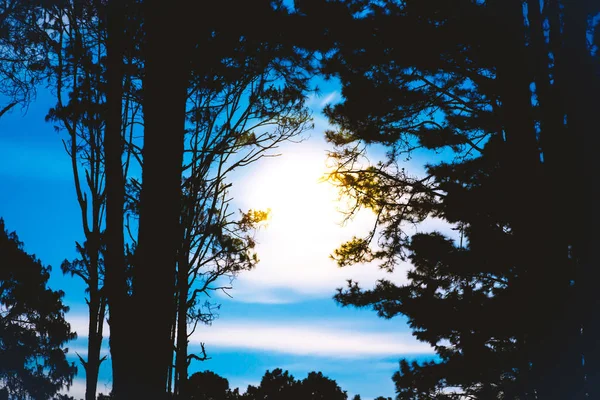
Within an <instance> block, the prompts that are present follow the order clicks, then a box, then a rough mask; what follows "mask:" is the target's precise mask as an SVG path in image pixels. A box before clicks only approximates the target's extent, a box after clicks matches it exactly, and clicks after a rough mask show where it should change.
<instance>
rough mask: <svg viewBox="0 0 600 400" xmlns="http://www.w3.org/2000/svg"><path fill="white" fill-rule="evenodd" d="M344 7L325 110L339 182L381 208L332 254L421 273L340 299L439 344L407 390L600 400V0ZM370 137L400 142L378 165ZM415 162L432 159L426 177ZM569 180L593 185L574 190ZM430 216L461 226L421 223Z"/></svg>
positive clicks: (404, 368)
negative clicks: (599, 381) (334, 93)
mask: <svg viewBox="0 0 600 400" xmlns="http://www.w3.org/2000/svg"><path fill="white" fill-rule="evenodd" d="M345 4H346V5H347V7H348V12H349V13H354V16H355V19H354V21H353V22H352V24H350V25H349V27H348V28H345V30H344V28H341V30H340V32H338V35H339V36H338V37H337V42H336V46H335V49H334V50H333V51H332V52H331V54H330V55H329V57H328V59H327V60H326V61H325V63H324V66H323V70H324V72H325V73H326V74H329V75H332V76H336V77H338V78H339V79H340V80H341V82H342V84H343V90H342V96H343V98H344V101H343V102H341V103H340V104H337V105H335V106H330V107H328V108H327V109H326V111H325V112H326V114H327V116H328V117H329V119H330V121H331V122H332V123H333V124H335V130H331V131H329V132H327V133H326V137H327V139H328V140H329V142H330V143H332V144H333V145H334V146H335V150H334V151H333V152H332V154H331V156H332V158H333V160H334V161H335V162H336V163H337V167H338V168H337V170H336V171H335V172H334V173H332V175H331V179H332V181H334V182H336V183H337V184H338V185H339V187H340V190H341V191H342V192H343V193H344V194H346V195H348V196H350V197H351V198H353V199H354V201H355V206H354V208H353V209H352V210H351V213H352V212H354V211H356V210H357V209H360V208H369V209H371V210H373V211H374V213H375V214H376V215H377V226H376V227H375V228H373V230H371V231H370V232H368V234H367V235H366V236H365V237H363V238H354V239H352V240H351V241H350V242H348V243H345V244H343V245H342V246H341V247H340V248H339V249H338V250H336V251H335V253H334V258H335V259H336V260H337V262H338V264H339V265H340V266H346V265H349V264H355V263H359V262H370V261H379V262H380V266H381V267H382V268H385V269H386V270H388V271H393V270H394V269H395V268H398V267H399V266H402V265H404V262H406V261H409V262H410V264H411V267H410V269H409V271H408V275H407V277H408V283H406V284H404V285H396V284H394V283H392V282H390V281H388V280H382V281H380V282H378V283H377V285H376V286H375V287H374V288H373V289H371V290H364V289H363V288H361V287H360V286H359V284H358V283H357V282H352V281H351V282H349V286H348V287H347V288H346V289H340V290H339V292H338V293H337V295H336V296H335V298H336V300H337V301H338V302H339V303H340V304H342V305H346V306H358V307H372V308H373V309H374V310H375V311H376V312H377V313H378V314H379V315H380V316H382V317H385V318H392V317H394V316H396V315H398V314H404V315H406V316H407V317H408V319H409V323H410V326H411V328H412V329H413V333H414V335H415V336H416V337H417V338H418V339H419V340H421V341H424V342H427V343H429V344H430V345H431V346H432V347H433V348H434V349H435V351H436V353H437V354H438V356H439V358H440V360H441V362H439V363H425V364H417V363H412V364H409V363H407V362H403V363H402V364H401V369H400V371H399V372H398V373H397V374H396V375H395V376H394V380H395V382H396V387H397V391H398V396H399V398H401V399H429V398H440V399H457V398H486V399H487V398H518V399H528V398H539V396H541V397H542V398H546V397H547V396H550V397H554V398H583V396H584V394H585V395H586V396H590V397H594V396H595V395H593V393H597V390H598V388H597V387H594V385H595V384H594V383H592V382H595V381H596V379H595V378H594V377H597V376H598V371H597V365H598V364H597V362H596V360H598V353H597V350H596V346H595V345H593V344H591V342H590V340H594V339H592V337H593V336H594V335H595V333H594V332H597V327H598V318H597V316H592V315H591V311H590V310H592V309H593V306H592V305H593V304H597V301H598V296H597V293H596V292H594V289H592V288H591V287H589V286H588V285H587V283H586V282H587V279H585V278H584V277H585V276H595V273H596V272H594V271H595V270H596V269H595V266H593V261H592V260H591V259H589V256H588V255H586V254H591V253H589V252H587V251H586V250H585V249H586V248H588V249H589V248H590V247H589V246H590V245H591V243H593V239H592V238H593V237H595V236H594V235H595V233H594V232H595V230H594V229H593V227H592V226H591V224H586V223H584V222H583V221H586V220H589V215H594V214H593V213H594V212H595V211H594V210H593V206H592V205H591V202H589V201H588V202H585V203H584V204H585V206H581V205H580V204H581V202H582V201H584V200H583V199H587V198H591V197H592V198H593V196H594V195H593V193H594V192H593V190H594V189H593V188H594V187H595V186H594V185H595V183H591V182H593V179H595V178H591V177H590V175H589V171H590V170H591V169H592V167H591V166H592V164H591V163H592V160H593V158H592V157H591V156H590V155H589V152H588V153H586V150H585V149H586V146H585V143H588V142H589V141H590V138H589V135H590V133H591V132H592V131H593V129H594V123H593V121H592V120H591V118H590V117H589V115H590V113H589V112H588V111H586V110H588V109H589V107H590V106H589V102H588V100H584V99H589V98H594V99H596V100H595V101H593V104H597V103H598V101H597V96H596V97H594V96H593V95H592V93H593V92H592V91H591V90H589V91H588V89H587V88H588V87H590V88H592V87H593V88H597V87H598V75H597V71H598V68H599V66H598V63H597V60H596V59H597V57H594V51H593V46H590V45H589V44H588V37H590V36H587V35H588V34H587V33H589V32H592V31H594V30H596V31H597V29H598V28H597V25H596V26H594V25H593V24H594V22H592V18H591V16H592V15H595V14H596V13H597V12H598V11H599V10H598V6H597V5H592V4H591V2H561V1H544V2H535V1H470V0H464V1H457V2H444V1H435V0H431V1H416V0H415V1H390V2H375V1H373V2H363V1H350V2H345ZM357 10H358V11H357ZM586 32H587V33H586ZM408 38H410V39H408ZM575 51H577V53H574V52H575ZM575 54H577V56H575ZM583 76H585V82H586V83H585V84H584V83H583V82H584V81H583V79H584V78H582V77H583ZM584 92H585V93H587V95H586V94H585V93H584ZM562 96H569V99H570V100H569V101H568V102H566V101H565V99H564V97H562ZM575 104H577V107H575V106H574V105H575ZM372 144H377V145H382V146H384V147H385V148H386V149H387V154H386V156H385V158H384V159H383V160H380V161H378V162H376V163H373V164H372V163H369V160H368V158H367V155H368V154H369V152H368V148H369V147H368V146H369V145H372ZM588 145H589V143H588ZM586 154H587V155H586ZM415 156H417V157H415ZM404 160H406V161H408V160H411V161H412V162H413V164H412V165H414V164H415V163H416V161H419V160H425V165H424V168H422V169H423V170H424V171H423V172H413V173H412V174H411V173H409V172H408V171H407V170H406V169H405V168H404V165H403V164H402V162H403V161H404ZM408 165H411V164H408ZM407 169H408V167H407ZM574 176H580V177H584V176H587V177H588V178H587V179H588V180H587V181H578V182H579V184H578V187H577V189H576V190H575V191H574V192H572V193H570V194H566V193H565V191H564V189H563V188H564V183H565V182H567V181H569V180H570V179H571V178H572V177H574ZM577 179H579V178H577ZM582 179H583V178H582ZM594 182H595V181H594ZM566 210H570V211H568V212H567V211H566ZM575 210H577V211H575ZM573 213H574V214H573ZM430 218H438V219H441V220H443V221H445V222H446V223H448V225H449V226H450V227H452V228H453V229H454V230H455V232H456V234H454V235H449V234H448V233H446V234H443V233H441V232H437V231H429V232H427V231H423V230H421V231H420V232H419V231H417V233H414V232H415V231H414V230H413V227H414V226H415V225H417V226H419V224H421V223H422V222H424V221H426V220H427V219H430ZM584 232H585V234H584ZM578 290H580V291H581V293H582V294H581V295H576V291H578ZM584 293H585V294H584ZM578 296H582V297H578ZM577 298H579V299H583V298H585V299H586V302H581V300H577ZM556 321H562V322H561V323H560V325H559V323H558V322H556ZM582 326H585V327H586V328H584V329H582ZM550 346H552V347H553V348H554V352H553V354H552V355H550V354H549V351H548V348H549V347H550ZM557 346H559V347H557ZM581 354H584V358H585V362H582V358H581ZM585 382H587V383H585Z"/></svg>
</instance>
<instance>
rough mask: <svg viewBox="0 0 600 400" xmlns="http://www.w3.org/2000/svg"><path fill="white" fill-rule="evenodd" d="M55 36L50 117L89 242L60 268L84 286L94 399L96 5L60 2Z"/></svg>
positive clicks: (99, 52) (99, 125)
mask: <svg viewBox="0 0 600 400" xmlns="http://www.w3.org/2000/svg"><path fill="white" fill-rule="evenodd" d="M46 11H47V15H48V16H47V20H49V21H53V25H52V30H53V31H54V33H53V35H52V36H54V37H55V38H56V40H54V41H53V42H52V43H53V44H54V46H51V47H50V48H52V49H53V52H52V54H51V57H49V59H50V61H52V68H51V71H52V72H51V73H50V74H49V81H50V82H51V83H52V84H54V85H55V87H56V100H57V104H56V106H55V107H54V108H52V109H51V110H50V111H49V113H48V115H47V117H46V120H48V121H53V122H55V123H57V126H55V128H56V129H57V130H59V129H60V130H64V131H66V133H67V135H68V136H67V140H63V144H64V147H65V150H66V152H67V154H68V155H69V157H70V158H71V166H72V169H73V178H74V186H75V193H76V197H77V202H78V204H79V207H80V210H81V222H82V226H83V233H84V237H85V241H84V242H83V244H81V243H79V242H76V250H77V253H78V254H79V258H78V259H75V260H71V261H69V260H65V261H64V262H63V264H62V265H61V268H62V271H63V273H65V274H70V275H71V276H77V277H79V278H81V279H82V280H83V281H84V283H85V285H86V292H87V293H88V298H86V304H87V306H88V314H89V324H88V332H87V341H88V343H87V357H86V358H85V359H84V358H83V357H81V356H79V354H78V356H79V359H80V362H81V364H82V366H83V367H84V370H85V375H86V395H85V396H86V400H95V398H96V391H97V385H98V373H99V369H100V364H101V363H102V362H103V361H105V360H106V356H104V357H101V356H100V351H101V347H102V341H103V327H104V321H105V314H106V296H105V295H104V293H103V292H104V290H103V286H104V285H103V281H104V256H103V254H102V248H103V243H102V234H103V224H104V213H105V195H106V193H105V185H104V183H105V180H104V148H103V145H104V143H103V142H104V127H105V125H104V120H105V113H104V107H103V106H104V98H105V92H104V89H103V86H102V84H103V79H102V75H103V65H102V62H101V60H102V57H103V56H104V55H105V52H106V51H105V48H104V42H103V40H102V39H101V38H102V37H103V34H102V33H103V27H102V26H101V25H99V24H98V18H99V16H98V10H97V9H96V8H95V7H94V6H93V5H92V4H90V3H85V2H62V3H61V4H60V7H48V8H47V10H46Z"/></svg>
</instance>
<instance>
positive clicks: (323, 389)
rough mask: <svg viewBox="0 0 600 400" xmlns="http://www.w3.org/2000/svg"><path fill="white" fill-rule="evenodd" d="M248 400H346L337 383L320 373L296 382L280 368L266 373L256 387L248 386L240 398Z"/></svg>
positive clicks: (345, 395) (313, 373)
mask: <svg viewBox="0 0 600 400" xmlns="http://www.w3.org/2000/svg"><path fill="white" fill-rule="evenodd" d="M241 397H242V398H243V399H248V400H258V399H261V400H279V399H281V400H283V399H314V400H316V399H332V400H336V399H339V400H346V399H347V398H348V396H347V394H346V392H345V391H343V390H342V389H341V388H340V387H339V386H338V385H337V383H336V382H335V381H334V380H332V379H329V378H327V377H325V376H323V374H322V373H321V372H311V373H309V374H308V376H307V377H306V378H304V379H303V380H301V381H299V380H296V379H295V378H294V377H293V376H292V375H290V374H289V372H288V371H283V370H281V369H280V368H276V369H274V370H273V371H272V372H271V371H267V372H265V375H264V376H263V378H262V379H261V382H260V385H259V386H258V387H255V386H252V385H249V386H248V389H247V390H246V393H244V394H243V395H242V396H241Z"/></svg>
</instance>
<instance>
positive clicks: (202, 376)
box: [188, 371, 231, 400]
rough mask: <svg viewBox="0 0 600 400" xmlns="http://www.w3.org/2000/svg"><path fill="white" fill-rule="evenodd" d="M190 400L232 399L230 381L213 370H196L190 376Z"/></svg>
mask: <svg viewBox="0 0 600 400" xmlns="http://www.w3.org/2000/svg"><path fill="white" fill-rule="evenodd" d="M188 393H189V399H190V400H227V399H230V398H231V397H230V396H231V393H230V390H229V381H228V380H227V379H225V378H223V377H221V376H219V375H217V374H215V373H214V372H212V371H204V372H196V373H194V374H193V375H191V376H190V377H189V381H188Z"/></svg>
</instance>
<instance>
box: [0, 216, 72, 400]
mask: <svg viewBox="0 0 600 400" xmlns="http://www.w3.org/2000/svg"><path fill="white" fill-rule="evenodd" d="M49 276H50V267H44V266H43V265H42V264H41V262H40V261H39V260H38V259H36V258H35V256H33V255H29V254H27V253H26V252H25V251H24V250H23V243H21V242H19V239H18V237H17V235H16V234H15V233H14V232H13V233H9V232H8V231H7V230H6V229H5V226H4V220H2V219H0V359H1V360H2V362H0V383H1V384H2V386H3V387H4V388H5V394H7V395H8V398H19V399H49V398H50V397H52V396H53V395H55V394H56V393H57V392H58V391H59V390H61V389H62V388H68V387H69V386H70V385H71V383H72V379H73V376H74V375H75V373H76V367H75V365H74V364H71V363H69V362H68V361H67V359H66V353H67V351H68V349H66V348H64V345H65V343H66V342H68V341H69V340H72V339H74V338H75V337H76V335H75V333H73V332H71V327H70V325H69V324H68V323H67V322H66V321H65V318H64V317H65V313H66V312H67V311H68V307H66V306H65V305H63V304H62V301H61V300H62V297H63V295H64V293H63V292H62V291H53V290H51V289H49V288H47V286H46V284H47V282H48V278H49Z"/></svg>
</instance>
